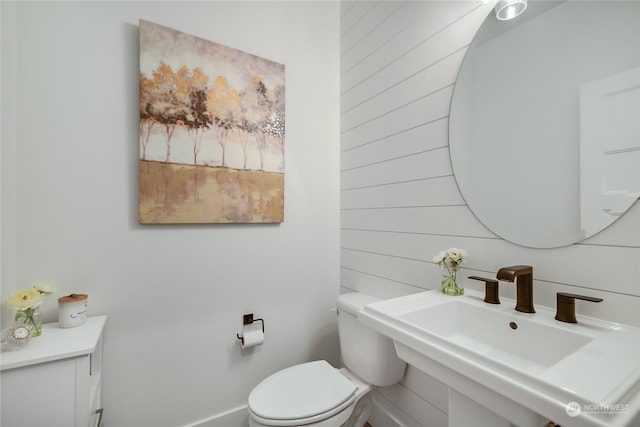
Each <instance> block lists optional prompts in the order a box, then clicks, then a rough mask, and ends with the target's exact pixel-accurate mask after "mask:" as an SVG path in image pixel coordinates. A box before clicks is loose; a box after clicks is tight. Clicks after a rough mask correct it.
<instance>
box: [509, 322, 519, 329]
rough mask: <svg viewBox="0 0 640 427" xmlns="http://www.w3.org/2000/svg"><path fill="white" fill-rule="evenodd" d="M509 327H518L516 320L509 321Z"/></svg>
mask: <svg viewBox="0 0 640 427" xmlns="http://www.w3.org/2000/svg"><path fill="white" fill-rule="evenodd" d="M509 327H510V328H511V329H518V324H517V323H516V322H509Z"/></svg>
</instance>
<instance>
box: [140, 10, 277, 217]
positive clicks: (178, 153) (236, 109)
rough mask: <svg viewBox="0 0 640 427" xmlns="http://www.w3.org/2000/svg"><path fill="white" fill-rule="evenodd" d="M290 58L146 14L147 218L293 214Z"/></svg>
mask: <svg viewBox="0 0 640 427" xmlns="http://www.w3.org/2000/svg"><path fill="white" fill-rule="evenodd" d="M284 136H285V67H284V65H282V64H278V63H276V62H273V61H269V60H267V59H264V58H260V57H257V56H255V55H250V54H248V53H245V52H241V51H239V50H236V49H232V48H230V47H226V46H222V45H220V44H217V43H214V42H211V41H207V40H204V39H201V38H199V37H195V36H192V35H189V34H185V33H182V32H179V31H176V30H173V29H170V28H167V27H164V26H161V25H158V24H154V23H152V22H148V21H144V20H141V21H140V141H139V144H140V159H139V163H140V170H139V174H140V175H139V220H140V222H141V223H145V224H160V223H165V224H167V223H170V224H176V223H274V222H282V221H283V219H284Z"/></svg>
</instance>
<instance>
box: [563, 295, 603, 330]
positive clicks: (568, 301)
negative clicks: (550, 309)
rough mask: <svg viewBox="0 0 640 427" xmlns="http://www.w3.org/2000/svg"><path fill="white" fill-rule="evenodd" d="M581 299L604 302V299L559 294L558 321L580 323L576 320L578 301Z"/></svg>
mask: <svg viewBox="0 0 640 427" xmlns="http://www.w3.org/2000/svg"><path fill="white" fill-rule="evenodd" d="M577 299H580V300H583V301H589V302H602V301H604V300H603V299H602V298H595V297H589V296H586V295H578V294H569V293H566V292H558V295H557V297H556V317H555V319H556V320H559V321H561V322H566V323H578V321H577V320H576V300H577Z"/></svg>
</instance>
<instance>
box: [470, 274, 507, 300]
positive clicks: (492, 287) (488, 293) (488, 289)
mask: <svg viewBox="0 0 640 427" xmlns="http://www.w3.org/2000/svg"><path fill="white" fill-rule="evenodd" d="M469 279H473V280H480V281H482V282H484V302H487V303H489V304H500V297H499V296H498V281H497V280H495V279H487V278H486V277H480V276H469Z"/></svg>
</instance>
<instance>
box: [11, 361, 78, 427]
mask: <svg viewBox="0 0 640 427" xmlns="http://www.w3.org/2000/svg"><path fill="white" fill-rule="evenodd" d="M1 395H2V416H1V418H0V420H1V422H0V424H1V425H2V426H3V427H4V426H6V427H22V426H24V427H33V426H47V427H58V426H59V427H69V426H74V425H75V423H76V410H75V402H76V363H75V358H73V359H64V360H60V361H55V362H49V363H41V364H38V365H32V366H27V367H24V368H16V369H10V370H7V371H3V372H2V385H1Z"/></svg>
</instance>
